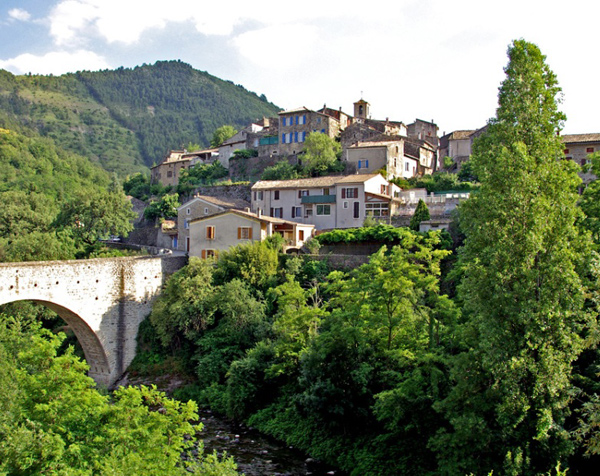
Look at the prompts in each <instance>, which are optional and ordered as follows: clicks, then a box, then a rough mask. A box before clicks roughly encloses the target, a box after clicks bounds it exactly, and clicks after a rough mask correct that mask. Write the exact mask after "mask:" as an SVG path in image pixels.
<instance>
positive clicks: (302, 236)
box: [298, 230, 304, 241]
mask: <svg viewBox="0 0 600 476" xmlns="http://www.w3.org/2000/svg"><path fill="white" fill-rule="evenodd" d="M298 241H304V230H298Z"/></svg>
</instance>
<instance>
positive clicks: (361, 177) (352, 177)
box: [336, 174, 381, 183]
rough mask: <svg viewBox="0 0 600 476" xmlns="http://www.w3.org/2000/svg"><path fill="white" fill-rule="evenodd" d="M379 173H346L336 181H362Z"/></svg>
mask: <svg viewBox="0 0 600 476" xmlns="http://www.w3.org/2000/svg"><path fill="white" fill-rule="evenodd" d="M378 175H381V174H354V175H346V176H345V177H342V179H341V180H338V181H337V182H336V183H362V182H366V181H367V180H370V179H372V178H373V177H377V176H378Z"/></svg>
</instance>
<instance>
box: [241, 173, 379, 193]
mask: <svg viewBox="0 0 600 476" xmlns="http://www.w3.org/2000/svg"><path fill="white" fill-rule="evenodd" d="M377 175H379V174H355V175H346V176H340V175H328V176H325V177H312V178H303V179H293V180H259V181H258V182H256V183H255V184H254V185H253V186H252V190H271V189H295V188H312V187H333V186H334V185H335V184H338V183H360V182H365V181H367V180H369V179H371V178H373V177H376V176H377Z"/></svg>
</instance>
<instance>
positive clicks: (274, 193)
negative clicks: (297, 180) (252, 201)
mask: <svg viewBox="0 0 600 476" xmlns="http://www.w3.org/2000/svg"><path fill="white" fill-rule="evenodd" d="M273 200H279V190H274V191H273Z"/></svg>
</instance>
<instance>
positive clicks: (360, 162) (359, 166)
mask: <svg viewBox="0 0 600 476" xmlns="http://www.w3.org/2000/svg"><path fill="white" fill-rule="evenodd" d="M361 165H362V160H359V161H358V169H359V170H360V169H361V168H362V167H361Z"/></svg>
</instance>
